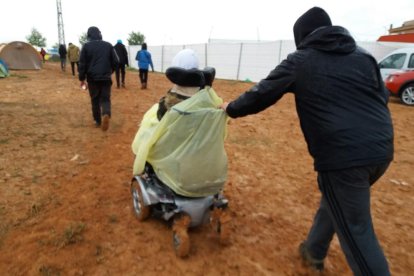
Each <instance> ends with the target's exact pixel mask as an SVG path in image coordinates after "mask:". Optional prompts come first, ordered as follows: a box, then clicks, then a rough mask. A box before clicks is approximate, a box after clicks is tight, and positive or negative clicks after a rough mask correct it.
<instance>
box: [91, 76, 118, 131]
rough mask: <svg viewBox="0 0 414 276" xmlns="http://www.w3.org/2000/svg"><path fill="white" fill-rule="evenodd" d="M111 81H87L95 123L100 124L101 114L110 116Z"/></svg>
mask: <svg viewBox="0 0 414 276" xmlns="http://www.w3.org/2000/svg"><path fill="white" fill-rule="evenodd" d="M111 85H112V82H111V81H100V82H94V81H88V87H89V95H90V96H91V105H92V116H93V119H94V120H95V122H96V123H97V124H99V125H100V124H101V122H102V116H103V115H109V117H110V116H111Z"/></svg>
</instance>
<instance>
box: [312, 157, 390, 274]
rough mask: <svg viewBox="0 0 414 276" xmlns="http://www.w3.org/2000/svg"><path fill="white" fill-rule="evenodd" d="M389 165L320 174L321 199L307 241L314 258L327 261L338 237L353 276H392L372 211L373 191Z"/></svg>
mask: <svg viewBox="0 0 414 276" xmlns="http://www.w3.org/2000/svg"><path fill="white" fill-rule="evenodd" d="M388 165H389V163H386V164H382V165H378V166H366V167H356V168H350V169H344V170H338V171H328V172H319V173H318V184H319V189H320V191H321V193H322V198H321V202H320V206H319V209H318V211H317V213H316V215H315V218H314V221H313V225H312V228H311V229H310V232H309V234H308V237H307V239H306V244H307V246H308V248H309V250H310V252H311V254H312V256H313V257H314V258H316V259H324V258H325V257H326V255H327V253H328V249H329V244H330V242H331V240H332V238H333V235H334V234H335V233H336V234H337V235H338V239H339V242H340V244H341V247H342V250H343V252H344V253H345V256H346V259H347V261H348V264H349V266H350V267H351V269H352V271H353V273H354V275H375V276H381V275H390V272H389V268H388V263H387V260H386V258H385V256H384V253H383V251H382V249H381V247H380V244H379V242H378V240H377V237H376V235H375V232H374V227H373V223H372V218H371V209H370V187H371V185H372V184H374V183H375V182H376V181H377V180H378V179H379V178H380V177H381V176H382V175H383V174H384V172H385V171H386V169H387V168H388Z"/></svg>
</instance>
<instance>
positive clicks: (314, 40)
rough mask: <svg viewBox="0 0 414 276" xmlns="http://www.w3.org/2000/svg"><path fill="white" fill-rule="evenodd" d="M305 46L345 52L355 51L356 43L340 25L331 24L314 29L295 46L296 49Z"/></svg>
mask: <svg viewBox="0 0 414 276" xmlns="http://www.w3.org/2000/svg"><path fill="white" fill-rule="evenodd" d="M306 48H312V49H316V50H320V51H325V52H333V53H339V54H347V53H351V52H353V51H355V49H356V43H355V40H354V39H353V38H352V36H351V35H350V34H349V32H348V30H346V29H345V28H343V27H340V26H331V27H321V28H319V29H316V30H315V31H313V32H312V33H310V34H309V35H308V36H306V37H305V38H304V39H303V40H302V42H301V43H300V44H299V45H298V46H297V49H298V50H300V49H306Z"/></svg>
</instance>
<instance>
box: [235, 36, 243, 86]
mask: <svg viewBox="0 0 414 276" xmlns="http://www.w3.org/2000/svg"><path fill="white" fill-rule="evenodd" d="M242 52H243V43H240V52H239V65H238V66H237V76H236V80H239V74H240V64H241V58H242Z"/></svg>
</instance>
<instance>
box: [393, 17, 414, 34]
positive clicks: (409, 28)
mask: <svg viewBox="0 0 414 276" xmlns="http://www.w3.org/2000/svg"><path fill="white" fill-rule="evenodd" d="M388 33H389V34H414V20H410V21H406V22H404V24H403V25H402V26H401V27H397V28H393V27H392V25H391V26H390V29H389V30H388Z"/></svg>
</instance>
